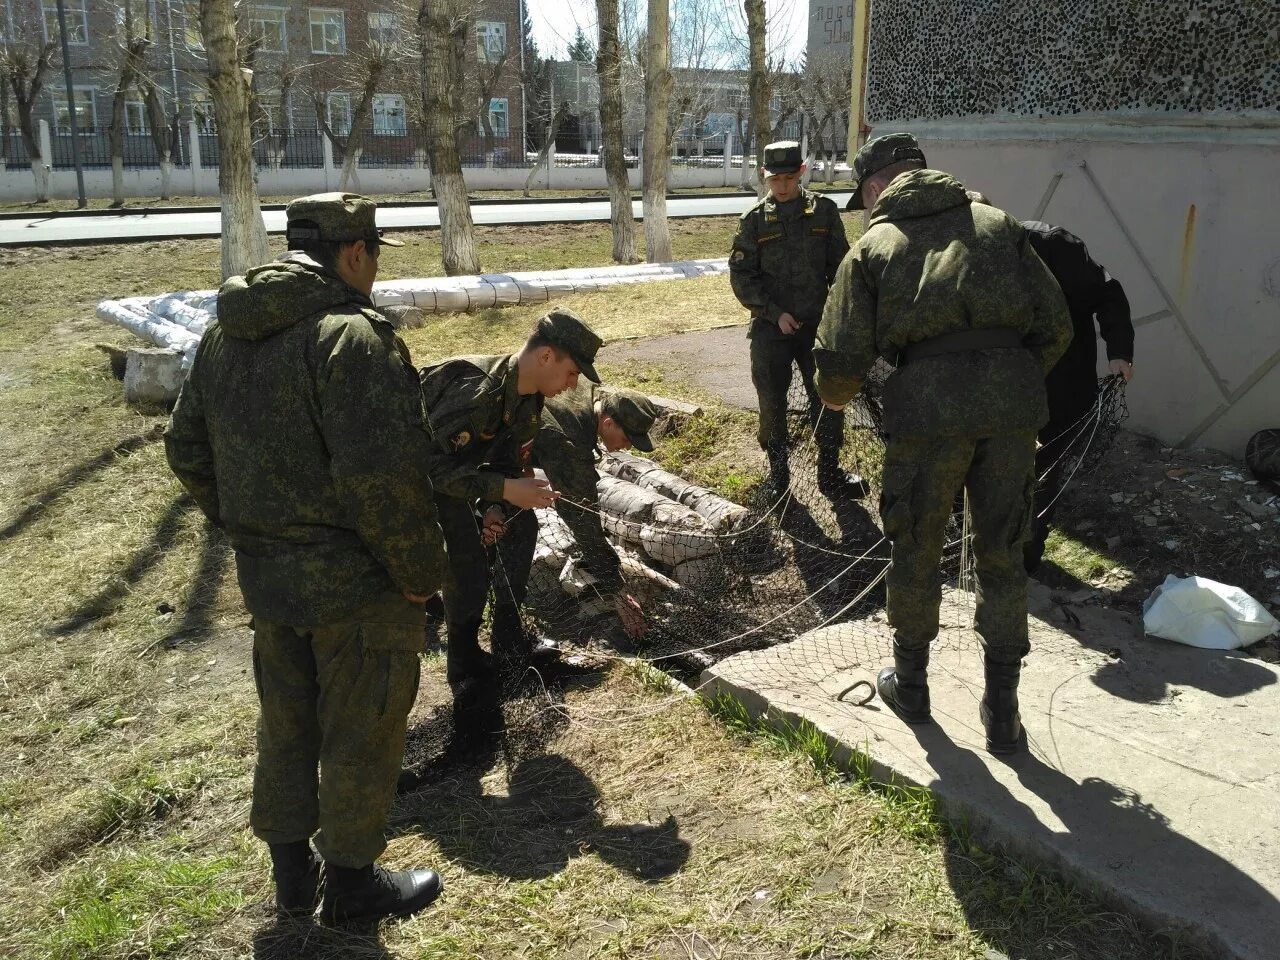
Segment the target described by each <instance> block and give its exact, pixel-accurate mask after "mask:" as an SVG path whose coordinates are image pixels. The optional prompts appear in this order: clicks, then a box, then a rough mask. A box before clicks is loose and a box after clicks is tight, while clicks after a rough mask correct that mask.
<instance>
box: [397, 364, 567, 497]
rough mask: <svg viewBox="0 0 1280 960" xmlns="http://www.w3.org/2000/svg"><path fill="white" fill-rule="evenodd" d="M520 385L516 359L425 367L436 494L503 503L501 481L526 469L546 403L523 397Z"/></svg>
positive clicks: (424, 391) (537, 397)
mask: <svg viewBox="0 0 1280 960" xmlns="http://www.w3.org/2000/svg"><path fill="white" fill-rule="evenodd" d="M518 382H519V370H518V368H517V357H516V355H515V354H512V355H508V356H497V357H490V356H486V357H480V356H476V357H454V358H453V359H450V360H444V361H442V362H440V363H437V364H434V365H432V366H429V367H423V368H422V371H421V384H422V400H423V403H424V404H425V406H426V408H427V420H428V422H429V423H430V427H431V435H432V438H433V441H434V442H433V444H432V447H431V453H430V457H429V465H430V471H431V480H432V482H433V483H434V485H435V488H436V490H437V491H439V492H440V493H443V494H446V495H448V496H450V497H456V498H458V499H462V500H471V501H476V500H484V501H487V502H489V503H500V502H501V501H502V489H503V484H504V483H505V481H506V480H508V479H510V478H512V477H518V476H520V475H521V474H522V473H523V472H524V470H525V469H526V468H527V467H528V466H529V461H530V458H531V456H532V451H533V439H534V437H535V436H537V433H538V424H539V422H540V419H541V416H542V403H543V396H542V394H540V393H534V394H527V395H521V394H520V393H519V391H518V390H517V384H518Z"/></svg>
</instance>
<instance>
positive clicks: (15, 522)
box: [0, 424, 164, 540]
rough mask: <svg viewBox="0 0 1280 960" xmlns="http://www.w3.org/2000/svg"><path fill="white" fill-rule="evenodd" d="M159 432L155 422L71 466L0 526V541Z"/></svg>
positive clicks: (159, 434) (22, 527)
mask: <svg viewBox="0 0 1280 960" xmlns="http://www.w3.org/2000/svg"><path fill="white" fill-rule="evenodd" d="M163 435H164V428H163V427H162V426H160V425H159V424H157V425H156V426H154V427H152V428H151V429H150V430H148V431H146V432H145V433H140V434H138V435H137V436H133V437H128V438H127V439H124V440H121V441H120V442H119V443H117V444H116V445H115V446H113V447H110V448H108V449H106V450H104V451H102V453H100V454H98V455H97V456H96V457H92V458H90V459H88V460H85V461H83V462H82V463H79V464H77V465H76V466H74V467H72V468H71V469H70V470H68V471H66V472H65V473H63V474H62V476H60V477H58V479H56V480H54V481H53V483H51V484H49V486H48V487H46V488H45V489H44V490H43V491H41V492H40V493H39V494H38V495H37V496H36V498H35V500H34V501H32V502H31V503H30V504H28V505H27V506H26V507H24V508H23V510H22V512H21V513H19V514H18V515H17V516H16V517H14V518H13V519H12V520H10V521H9V522H8V523H6V524H5V525H4V526H3V527H0V540H8V539H10V538H12V537H16V536H17V535H18V534H19V533H21V532H22V531H23V530H25V529H26V528H27V527H29V526H31V524H32V523H34V522H35V521H36V520H38V519H40V517H41V516H42V515H43V514H44V512H45V511H46V510H47V509H49V507H51V506H52V505H53V504H54V503H56V502H57V501H58V500H59V499H61V498H62V497H64V496H66V495H67V494H68V493H70V492H71V491H72V490H74V489H75V488H76V487H78V486H80V485H81V484H83V483H85V482H87V481H89V480H91V479H93V477H94V476H96V475H97V474H99V473H101V472H102V471H103V470H105V469H106V468H107V467H109V466H111V465H112V464H113V463H115V461H116V458H117V457H125V456H128V455H129V454H131V453H134V452H135V451H137V450H140V449H142V448H143V447H145V446H148V445H149V444H152V443H155V442H156V441H157V440H159V439H161V437H163Z"/></svg>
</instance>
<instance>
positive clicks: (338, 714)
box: [249, 593, 423, 867]
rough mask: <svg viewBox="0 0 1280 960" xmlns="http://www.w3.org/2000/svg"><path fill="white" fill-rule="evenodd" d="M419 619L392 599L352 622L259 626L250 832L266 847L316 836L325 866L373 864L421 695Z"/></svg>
mask: <svg viewBox="0 0 1280 960" xmlns="http://www.w3.org/2000/svg"><path fill="white" fill-rule="evenodd" d="M422 631H423V609H422V605H421V604H416V603H410V602H409V601H408V600H406V599H405V598H404V597H402V596H400V595H399V594H391V593H389V594H386V595H384V596H382V597H380V598H379V599H378V600H376V601H374V602H373V603H371V604H369V605H368V606H366V607H364V608H363V609H361V610H359V611H357V612H356V613H355V614H354V615H353V616H352V618H351V620H350V621H348V622H345V623H336V624H331V625H328V626H322V627H291V626H288V625H286V624H281V623H272V622H269V621H265V620H261V619H257V620H255V622H254V632H253V676H254V682H255V684H256V685H257V688H258V700H259V702H260V704H261V714H260V716H259V719H258V761H257V766H256V768H255V770H254V776H253V806H252V810H251V812H250V816H249V821H250V824H251V826H252V827H253V832H254V834H255V835H256V836H257V837H258V838H259V839H261V840H264V841H266V842H267V843H291V842H294V841H298V840H305V839H307V838H309V837H310V836H311V835H312V834H314V833H316V831H317V830H318V831H319V833H318V835H317V836H316V849H317V850H319V852H320V855H321V856H323V857H324V859H325V860H327V861H329V862H331V863H334V864H337V865H338V866H344V867H362V866H365V865H367V864H370V863H372V862H373V861H374V860H375V859H377V857H378V855H379V854H381V853H382V851H383V850H384V849H385V848H386V838H385V837H384V831H385V829H386V820H387V811H388V809H390V806H391V800H392V798H393V797H394V796H395V790H396V778H397V776H398V775H399V773H400V761H401V760H402V758H403V756H404V735H405V726H406V719H407V717H408V715H409V710H410V709H411V708H412V707H413V701H414V697H415V696H416V694H417V690H418V651H420V650H421V649H422Z"/></svg>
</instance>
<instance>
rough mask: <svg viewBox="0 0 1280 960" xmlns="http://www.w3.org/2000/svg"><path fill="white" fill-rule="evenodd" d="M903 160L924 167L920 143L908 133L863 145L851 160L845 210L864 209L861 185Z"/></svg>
mask: <svg viewBox="0 0 1280 960" xmlns="http://www.w3.org/2000/svg"><path fill="white" fill-rule="evenodd" d="M904 160H917V161H919V163H920V165H921V166H924V163H925V160H924V151H923V150H921V149H920V143H919V141H917V140H916V138H915V137H913V136H912V135H911V134H909V133H890V134H887V135H885V136H883V137H876V138H875V139H874V140H868V141H867V142H866V143H864V144H863V145H862V147H861V149H859V150H858V153H857V155H856V156H855V157H854V158H853V196H852V197H850V198H849V202H848V203H846V204H845V207H844V208H845V209H846V210H863V209H865V207H864V204H863V200H862V185H863V184H864V183H866V182H867V178H868V177H869V176H871V175H872V174H873V173H877V172H878V171H880V170H883V169H884V168H885V167H891V166H893V165H894V164H895V163H901V162H902V161H904Z"/></svg>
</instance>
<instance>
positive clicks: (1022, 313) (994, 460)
mask: <svg viewBox="0 0 1280 960" xmlns="http://www.w3.org/2000/svg"><path fill="white" fill-rule="evenodd" d="M854 174H855V178H856V181H857V184H858V186H857V188H856V190H855V193H854V196H853V199H852V200H851V201H850V206H851V207H855V208H856V207H863V206H865V207H866V208H869V209H870V217H869V219H868V222H867V230H866V232H865V233H864V234H863V235H862V238H861V239H860V240H859V241H858V243H857V245H856V246H855V247H854V248H853V250H852V251H851V252H850V254H849V256H848V257H847V258H846V259H845V261H844V263H843V264H841V266H840V272H839V274H838V275H837V277H836V280H835V283H834V284H833V286H832V291H831V299H830V300H828V301H827V306H826V311H825V313H824V315H823V318H822V324H821V326H820V327H819V329H818V339H817V345H816V347H815V349H814V356H815V359H816V362H817V368H818V376H817V385H818V392H819V393H820V394H821V395H822V399H823V401H824V402H825V403H828V404H830V405H831V406H832V407H834V408H839V407H841V406H843V405H844V404H846V403H848V402H849V400H851V399H852V398H853V397H854V396H855V395H856V394H857V392H858V390H859V389H860V388H861V385H862V380H863V378H864V377H865V376H866V374H867V372H868V371H869V370H870V368H871V366H872V364H874V363H875V361H876V359H877V358H878V357H885V358H886V359H889V360H890V361H894V362H896V363H897V365H898V369H897V370H896V371H895V372H894V373H893V375H892V376H891V377H890V378H889V380H888V382H887V383H886V384H885V388H884V424H885V432H886V433H887V434H888V444H887V449H886V451H885V462H884V477H883V483H882V490H881V497H880V515H881V519H882V522H883V525H884V532H885V535H886V536H887V537H888V538H889V539H890V541H892V543H893V561H892V566H891V567H890V569H889V574H888V581H887V583H888V594H889V599H888V616H889V623H890V625H891V626H892V627H893V629H894V645H893V654H894V666H893V667H887V668H886V669H885V670H883V671H882V672H881V674H880V677H879V680H878V683H877V687H878V689H879V691H880V695H881V697H882V698H883V699H884V701H885V703H887V704H888V705H889V706H890V707H891V708H892V709H893V710H894V711H895V712H896V713H897V714H898V716H899V717H901V718H902V719H903V720H906V721H907V722H909V723H924V722H927V721H928V720H929V719H930V717H929V688H928V685H927V682H926V668H927V665H928V662H929V644H930V642H931V641H932V640H933V638H934V637H935V636H937V633H938V607H939V603H940V600H941V587H940V580H939V572H938V563H939V560H940V559H941V556H942V550H943V545H944V534H945V530H946V523H947V518H948V517H949V516H950V513H951V506H952V502H953V499H954V497H955V494H956V493H957V491H958V490H959V489H960V488H961V486H962V485H963V487H964V488H965V489H966V490H967V491H968V494H969V504H970V509H971V511H972V515H973V529H974V536H973V550H974V556H975V558H976V562H977V574H978V597H977V614H976V629H977V632H978V634H979V636H980V637H981V639H982V643H983V648H984V655H985V663H986V694H985V696H984V697H983V701H982V707H981V716H982V720H983V723H984V725H985V727H986V733H987V747H988V749H990V750H991V751H993V752H1010V751H1012V750H1015V749H1016V748H1017V745H1018V743H1019V740H1020V737H1021V723H1020V719H1019V716H1018V700H1017V689H1018V678H1019V673H1020V670H1021V664H1022V658H1023V657H1024V656H1025V655H1026V653H1027V650H1028V649H1029V648H1028V643H1027V584H1026V580H1027V578H1026V572H1025V570H1024V568H1023V562H1022V544H1023V542H1024V541H1025V540H1026V538H1027V535H1028V532H1029V529H1030V524H1031V504H1032V494H1033V491H1034V489H1035V471H1034V467H1033V464H1034V459H1035V451H1036V440H1035V438H1036V431H1037V430H1038V429H1039V428H1040V427H1041V426H1042V425H1043V424H1044V423H1045V422H1046V421H1047V420H1048V416H1049V412H1048V407H1047V406H1046V401H1045V390H1044V375H1045V373H1046V372H1047V371H1048V370H1049V369H1050V368H1051V367H1052V366H1053V365H1054V363H1055V362H1056V361H1057V359H1058V357H1060V356H1061V355H1062V353H1063V351H1064V350H1065V349H1066V347H1067V344H1068V343H1069V342H1070V340H1071V318H1070V315H1069V314H1068V312H1067V304H1066V301H1065V300H1064V299H1063V296H1062V291H1061V290H1060V289H1059V288H1058V284H1057V283H1056V282H1055V281H1054V279H1053V276H1052V275H1051V274H1050V273H1049V271H1048V269H1047V268H1046V267H1045V265H1044V264H1043V263H1042V262H1041V261H1040V258H1039V257H1038V256H1036V253H1035V251H1034V250H1033V249H1032V248H1031V245H1030V244H1029V242H1028V241H1027V235H1026V231H1025V230H1023V229H1022V225H1021V224H1019V223H1018V222H1017V221H1016V220H1014V219H1013V218H1011V217H1010V216H1008V215H1007V214H1005V213H1003V212H1002V211H1000V210H997V209H995V208H994V207H988V206H983V205H980V204H971V202H970V198H969V196H968V194H967V193H966V191H965V189H964V187H963V186H962V185H961V184H960V183H959V182H958V181H957V180H955V179H954V178H953V177H950V176H948V175H947V174H945V173H941V172H939V171H937V170H929V169H926V168H925V160H924V153H923V152H922V151H921V150H920V146H919V144H918V143H917V142H916V140H915V138H914V137H912V136H911V135H910V134H905V133H898V134H891V135H889V136H885V137H879V138H877V139H875V140H872V141H871V142H870V143H867V144H866V145H865V146H863V148H862V149H861V150H859V151H858V155H857V157H856V158H855V159H854Z"/></svg>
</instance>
